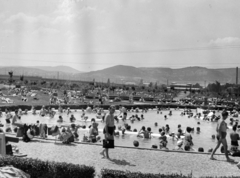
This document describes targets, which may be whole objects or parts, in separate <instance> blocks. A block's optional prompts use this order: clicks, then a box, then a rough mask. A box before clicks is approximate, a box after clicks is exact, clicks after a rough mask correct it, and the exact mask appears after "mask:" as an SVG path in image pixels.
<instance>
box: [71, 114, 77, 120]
mask: <svg viewBox="0 0 240 178" xmlns="http://www.w3.org/2000/svg"><path fill="white" fill-rule="evenodd" d="M75 121H76V118H75V117H74V115H73V114H72V115H71V117H70V122H75Z"/></svg>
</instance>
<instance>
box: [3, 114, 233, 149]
mask: <svg viewBox="0 0 240 178" xmlns="http://www.w3.org/2000/svg"><path fill="white" fill-rule="evenodd" d="M181 112H182V111H179V110H172V116H169V115H168V114H169V111H162V114H157V111H155V110H151V111H148V112H147V113H143V114H144V118H145V119H144V120H141V121H135V122H134V123H131V122H130V121H129V120H128V121H126V122H125V123H128V124H129V125H130V126H131V129H132V130H133V129H137V131H139V130H140V129H141V127H142V126H145V127H146V128H147V127H151V130H152V132H153V133H158V129H159V128H161V127H162V126H166V124H168V125H169V126H170V132H175V133H177V126H178V124H181V126H182V129H183V130H185V128H186V127H188V126H190V127H194V128H195V132H193V133H192V137H193V143H194V148H195V149H196V150H197V148H198V147H203V148H204V150H205V152H206V151H207V150H208V149H209V148H213V147H214V146H215V144H216V139H215V140H213V139H212V138H211V137H212V135H213V134H216V123H214V122H208V121H202V120H199V119H195V118H193V117H192V118H188V117H187V116H181V115H180V114H181ZM193 113H194V115H195V113H196V110H193ZM72 114H73V115H74V116H75V118H76V119H77V120H76V122H75V123H76V124H81V125H86V126H87V127H88V126H89V125H90V124H91V122H89V121H90V120H91V118H96V114H92V113H91V114H90V113H86V116H88V121H87V122H85V121H83V120H82V119H81V115H82V111H80V110H78V111H77V112H73V113H72ZM133 114H134V115H135V114H138V116H139V117H140V116H141V114H142V113H132V112H129V113H128V117H130V116H131V115H133ZM220 114H221V113H220V112H216V115H220ZM115 115H117V116H118V115H119V111H116V113H115ZM165 115H167V118H168V119H164V116H165ZM58 117H59V115H58V114H56V115H55V116H54V118H51V119H50V118H49V117H41V116H39V115H36V116H34V115H32V114H31V113H29V114H28V115H23V116H22V117H21V120H22V122H24V123H36V121H37V120H39V121H40V123H47V124H49V125H52V124H56V123H57V120H58ZM62 117H63V119H64V124H69V118H70V115H69V116H67V114H66V113H63V114H62ZM229 118H230V117H229ZM229 118H228V119H227V123H228V122H229ZM2 122H3V123H4V122H5V119H4V117H2ZM155 122H157V123H158V126H155ZM198 122H200V125H198V124H197V123H198ZM98 123H99V126H98V128H99V130H100V131H102V129H103V126H104V124H103V123H102V122H101V121H100V120H98ZM123 125H124V122H123V121H122V120H120V121H119V123H116V127H117V128H118V126H123ZM197 127H200V129H201V132H200V133H199V134H197V133H196V128H197ZM230 132H231V130H228V136H227V140H228V144H230V137H229V135H230V134H229V133H230ZM84 134H85V135H87V134H88V131H83V130H81V131H79V135H80V139H81V138H82V136H83V135H84ZM100 135H101V137H102V138H103V134H102V133H100ZM115 140H116V141H115V144H116V145H121V146H133V141H134V140H137V141H139V147H143V148H151V147H152V145H153V144H156V145H159V140H158V138H157V137H156V136H155V137H153V138H152V139H143V138H139V137H137V136H136V134H134V135H132V134H131V135H124V136H122V135H120V136H119V137H116V138H115ZM176 142H177V141H176V140H172V138H168V148H170V149H172V148H174V147H175V145H176Z"/></svg>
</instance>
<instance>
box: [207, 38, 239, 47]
mask: <svg viewBox="0 0 240 178" xmlns="http://www.w3.org/2000/svg"><path fill="white" fill-rule="evenodd" d="M209 45H211V46H223V45H240V38H237V37H226V38H217V39H215V40H211V41H210V42H209Z"/></svg>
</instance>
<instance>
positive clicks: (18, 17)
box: [4, 12, 36, 23]
mask: <svg viewBox="0 0 240 178" xmlns="http://www.w3.org/2000/svg"><path fill="white" fill-rule="evenodd" d="M35 21H36V18H35V17H32V16H28V15H26V14H24V13H22V12H20V13H18V14H15V15H12V16H10V17H9V18H8V19H6V20H5V21H4V22H5V23H17V22H20V23H21V22H26V23H32V22H35Z"/></svg>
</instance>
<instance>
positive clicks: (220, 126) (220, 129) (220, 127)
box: [210, 111, 234, 162]
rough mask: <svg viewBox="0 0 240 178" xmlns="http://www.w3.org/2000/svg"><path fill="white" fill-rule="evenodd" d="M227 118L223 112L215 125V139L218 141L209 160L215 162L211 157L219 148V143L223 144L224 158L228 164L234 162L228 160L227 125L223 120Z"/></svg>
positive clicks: (226, 113)
mask: <svg viewBox="0 0 240 178" xmlns="http://www.w3.org/2000/svg"><path fill="white" fill-rule="evenodd" d="M227 117H228V112H227V111H223V112H222V119H220V120H219V121H218V123H217V129H216V131H217V139H218V143H217V145H216V147H215V149H214V150H213V152H212V154H211V157H210V159H211V160H215V158H214V157H213V155H214V154H215V152H216V151H217V149H218V148H219V146H220V145H221V143H222V144H223V147H224V152H225V156H226V158H227V161H229V162H233V161H234V160H232V159H230V158H229V156H228V150H227V148H228V146H227V139H226V136H227V123H226V122H225V120H226V119H227Z"/></svg>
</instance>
